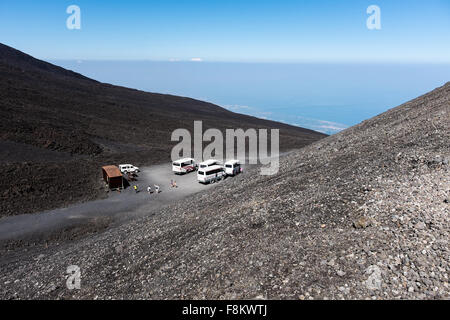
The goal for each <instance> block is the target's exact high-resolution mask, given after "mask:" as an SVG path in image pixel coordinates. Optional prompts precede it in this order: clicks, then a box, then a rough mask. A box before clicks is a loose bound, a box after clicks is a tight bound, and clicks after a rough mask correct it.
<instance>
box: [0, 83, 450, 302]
mask: <svg viewBox="0 0 450 320" xmlns="http://www.w3.org/2000/svg"><path fill="white" fill-rule="evenodd" d="M449 108H450V83H447V84H446V85H444V86H443V87H440V88H438V89H436V90H434V91H432V92H431V93H428V94H426V95H424V96H422V97H419V98H417V99H414V100H412V101H410V102H408V103H405V104H404V105H401V106H399V107H397V108H394V109H392V110H389V111H387V112H386V113H383V114H381V115H380V116H377V117H375V118H373V119H370V120H367V121H365V122H363V123H361V124H359V125H357V126H354V127H352V128H350V129H348V130H346V131H343V132H341V133H339V134H336V135H333V136H330V137H327V138H325V139H322V140H320V141H318V142H316V143H314V144H312V145H309V146H307V147H305V148H303V149H300V150H298V151H296V152H294V153H290V154H289V155H287V156H285V157H283V158H282V159H281V163H280V171H279V173H278V174H276V175H274V176H260V175H259V174H258V173H259V171H258V168H253V169H250V170H248V171H246V172H244V173H243V174H241V175H239V176H238V177H236V178H234V179H227V180H225V181H224V182H223V183H221V184H220V185H219V186H218V187H217V188H214V190H212V191H211V192H210V193H203V194H199V195H198V196H197V197H193V198H190V199H189V200H184V201H182V202H178V203H176V204H173V205H171V206H169V207H166V208H164V209H162V210H161V211H160V212H159V214H157V215H155V216H152V217H145V218H143V219H142V220H139V221H134V222H130V223H128V224H125V225H122V226H120V227H117V228H112V229H110V230H108V231H105V232H104V233H101V234H96V235H93V236H91V237H87V238H85V239H82V240H79V241H76V242H68V243H64V244H61V245H59V246H54V247H49V248H48V249H35V250H31V251H29V252H27V253H24V254H23V255H22V256H21V257H20V259H19V258H16V259H9V260H8V259H3V261H8V262H4V263H2V265H1V268H0V270H1V274H0V283H2V284H4V285H2V286H1V287H0V297H2V298H78V299H79V298H87V299H92V298H95V297H98V298H158V299H159V298H162V299H172V298H174V299H181V298H182V299H186V298H195V299H205V298H224V299H229V298H272V299H274V298H275V299H278V298H281V299H313V298H314V299H318V298H323V299H325V298H328V299H340V298H348V299H350V298H380V299H387V298H412V299H443V298H447V299H448V298H450V294H449V293H450V291H449V287H448V277H449V257H450V254H449V253H450V252H449V244H448V241H449V238H450V237H449V221H450V220H449V197H450V195H449V190H450V175H449V157H450V151H449V141H450V140H449V138H450V137H449V123H450V121H449V120H450V119H449V114H448V112H449ZM6 256H7V255H5V256H4V257H6ZM72 264H76V265H78V266H79V267H80V269H81V272H82V282H81V290H77V291H69V290H67V288H66V286H65V281H66V279H65V271H66V268H67V266H69V265H72Z"/></svg>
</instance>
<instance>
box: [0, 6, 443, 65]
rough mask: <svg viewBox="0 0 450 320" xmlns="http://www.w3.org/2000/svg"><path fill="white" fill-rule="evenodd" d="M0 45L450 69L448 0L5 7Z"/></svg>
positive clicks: (54, 52) (84, 53)
mask: <svg viewBox="0 0 450 320" xmlns="http://www.w3.org/2000/svg"><path fill="white" fill-rule="evenodd" d="M72 4H75V5H78V6H79V7H80V8H81V30H68V29H67V28H66V19H67V17H68V16H69V15H68V14H67V13H66V8H67V7H68V6H69V5H72ZM372 4H375V5H378V6H379V7H380V8H381V23H382V29H381V30H368V29H367V28H366V19H367V17H368V15H367V13H366V9H367V7H368V6H369V5H372ZM0 42H2V43H5V44H7V45H10V46H13V47H15V48H18V49H20V50H22V51H25V52H27V53H29V54H32V55H33V56H36V57H38V58H42V59H47V60H48V59H82V60H86V59H97V60H159V61H167V60H171V59H172V60H190V59H192V58H199V59H202V60H204V61H241V62H297V61H303V62H304V61H316V62H317V61H319V62H339V61H345V62H380V61H381V62H386V61H389V62H398V63H405V62H406V63H409V62H422V63H450V1H449V0H445V1H444V0H429V1H417V0H412V1H411V0H410V1H404V0H396V1H392V0H388V1H385V0H371V1H357V0H347V1H337V0H333V1H324V0H322V1H320V0H319V1H313V0H311V1H300V0H297V1H282V0H281V1H266V0H258V1H243V0H241V1H235V0H227V1H213V0H207V1H195V0H194V1H149V0H147V1H92V0H71V1H61V0H58V1H56V0H49V1H16V0H14V1H11V0H2V1H1V3H0Z"/></svg>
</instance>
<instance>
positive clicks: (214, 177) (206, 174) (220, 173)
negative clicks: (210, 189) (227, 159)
mask: <svg viewBox="0 0 450 320" xmlns="http://www.w3.org/2000/svg"><path fill="white" fill-rule="evenodd" d="M224 177H225V171H224V169H223V167H222V166H218V165H213V166H210V167H207V168H203V169H198V172H197V180H198V182H201V183H214V182H218V181H220V180H222V179H223V178H224Z"/></svg>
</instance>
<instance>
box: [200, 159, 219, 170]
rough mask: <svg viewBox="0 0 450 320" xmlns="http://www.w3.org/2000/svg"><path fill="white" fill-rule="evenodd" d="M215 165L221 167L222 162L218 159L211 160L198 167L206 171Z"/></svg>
mask: <svg viewBox="0 0 450 320" xmlns="http://www.w3.org/2000/svg"><path fill="white" fill-rule="evenodd" d="M215 165H217V166H219V165H221V162H220V161H219V160H216V159H209V160H205V161H203V162H202V163H200V164H199V165H198V167H199V169H205V168H208V167H211V166H215Z"/></svg>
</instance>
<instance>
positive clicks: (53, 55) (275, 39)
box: [0, 0, 450, 133]
mask: <svg viewBox="0 0 450 320" xmlns="http://www.w3.org/2000/svg"><path fill="white" fill-rule="evenodd" d="M70 5H77V6H79V7H80V9H81V29H80V30H69V29H67V27H66V20H67V18H68V17H69V14H67V13H66V9H67V7H68V6H70ZM370 5H377V6H379V7H380V9H381V30H369V29H368V28H367V26H366V21H367V18H368V17H369V15H368V14H367V12H366V11H367V8H368V7H369V6H370ZM0 42H1V43H5V44H7V45H9V46H12V47H14V48H17V49H19V50H21V51H24V52H26V53H28V54H31V55H32V56H34V57H36V58H39V59H43V60H47V61H50V62H52V63H55V64H58V65H61V66H63V67H65V68H68V69H71V70H74V71H77V72H80V73H82V74H84V75H86V76H89V77H91V78H94V79H96V80H99V81H103V82H108V83H112V84H118V85H123V86H127V87H132V88H137V89H142V90H145V91H151V92H161V93H170V94H176V95H182V96H189V97H193V98H197V99H200V100H205V101H210V102H213V103H216V104H219V105H221V106H224V107H226V108H228V109H230V110H232V111H235V112H240V113H246V114H251V115H255V116H258V117H264V118H269V119H273V120H278V121H284V122H287V123H291V124H295V125H299V126H303V127H307V128H311V129H315V130H320V131H323V132H326V133H334V132H337V131H339V130H341V129H343V128H345V127H348V126H351V125H354V124H356V123H358V122H360V121H363V120H365V119H367V118H370V117H372V116H375V115H377V114H379V113H381V112H383V111H386V110H387V109H389V108H392V107H395V106H397V105H399V104H401V103H403V102H406V101H408V100H410V99H413V98H415V97H417V96H419V95H421V94H424V93H426V92H428V91H430V90H432V89H434V88H436V87H438V86H440V85H443V84H444V83H445V82H447V81H450V0H428V1H417V0H409V1H405V0H370V1H364V0H346V1H343V0H341V1H339V0H333V1H331V0H316V1H314V0H308V1H301V0H297V1H290V0H284V1H283V0H278V1H267V0H258V1H253V0H247V1H245V0H240V1H236V0H226V1H214V0H207V1H203V0H202V1H195V0H192V1H176V0H174V1H168V0H164V1H151V0H146V1H136V0H135V1H133V0H130V1H123V0H122V1H113V0H109V1H93V0H71V1H62V0H57V1H56V0H47V1H15V0H14V1H12V0H1V2H0ZM194 61H197V62H194Z"/></svg>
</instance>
